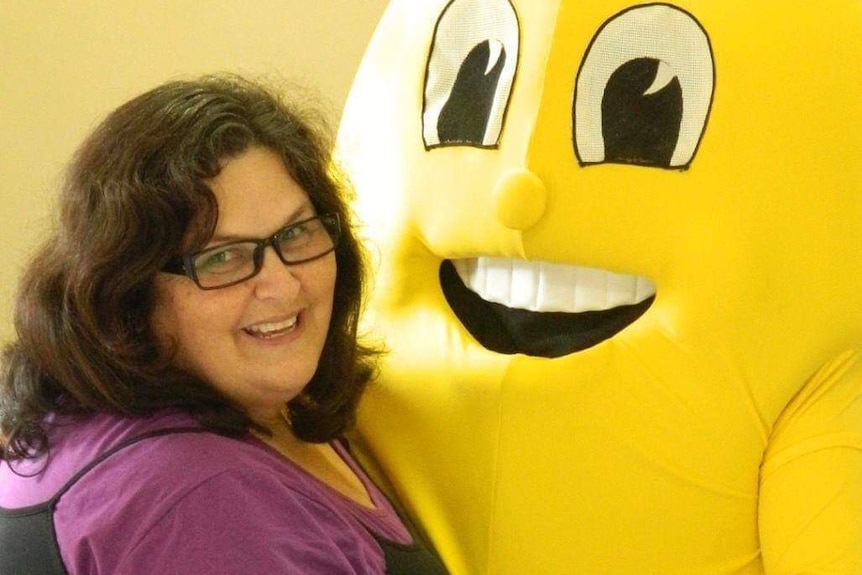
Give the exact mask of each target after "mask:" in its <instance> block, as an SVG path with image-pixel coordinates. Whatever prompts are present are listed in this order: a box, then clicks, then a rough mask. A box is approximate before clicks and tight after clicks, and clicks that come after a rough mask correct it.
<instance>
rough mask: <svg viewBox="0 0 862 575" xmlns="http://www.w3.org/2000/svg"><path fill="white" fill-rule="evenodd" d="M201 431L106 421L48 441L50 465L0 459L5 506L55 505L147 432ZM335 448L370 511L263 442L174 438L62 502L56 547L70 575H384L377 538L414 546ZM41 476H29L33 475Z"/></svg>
mask: <svg viewBox="0 0 862 575" xmlns="http://www.w3.org/2000/svg"><path fill="white" fill-rule="evenodd" d="M174 426H195V424H194V423H193V421H192V420H191V419H189V418H188V417H187V416H184V415H180V414H173V415H165V416H161V417H157V418H151V419H122V418H116V417H110V416H104V415H99V416H95V417H92V418H88V419H86V420H84V421H76V422H75V423H72V424H68V425H58V426H54V427H52V428H51V431H50V435H49V438H50V445H51V450H50V456H49V457H48V458H47V459H42V460H39V461H36V462H30V461H27V462H18V463H16V464H15V469H16V471H17V472H18V474H15V473H13V472H12V471H11V470H10V469H9V466H8V464H7V463H6V462H2V461H0V507H5V508H7V509H17V508H21V507H27V506H31V505H36V504H39V503H42V502H44V501H46V500H48V499H50V498H51V496H52V495H54V493H55V492H57V490H59V489H60V488H61V487H62V486H63V485H64V484H65V483H66V482H67V481H68V480H69V478H71V477H72V475H74V473H75V472H76V471H77V470H79V469H80V468H82V467H83V466H84V465H86V464H87V463H88V462H89V461H91V460H93V459H94V458H96V457H97V456H98V455H99V454H100V453H103V452H104V451H105V450H107V449H109V448H110V447H112V446H114V445H117V444H118V443H120V442H122V441H124V440H126V439H129V438H131V437H134V436H137V435H141V434H143V433H147V432H151V431H155V430H158V429H163V428H166V427H174ZM333 447H334V448H335V449H336V451H337V453H338V454H339V455H340V456H341V457H342V458H343V459H344V460H345V462H346V463H347V464H348V465H349V466H350V467H351V468H352V469H353V470H354V471H355V472H356V473H357V475H358V476H359V477H360V479H361V480H362V482H363V483H364V485H365V488H366V489H367V490H368V492H369V494H370V495H371V499H372V501H373V502H374V506H375V508H374V509H369V508H366V507H364V506H362V505H360V504H358V503H356V502H354V501H353V500H351V499H349V498H347V497H344V496H342V495H341V494H339V493H338V492H337V491H335V490H334V489H332V488H331V487H329V486H328V485H326V484H324V483H323V482H321V481H319V480H318V479H316V478H315V477H313V476H312V475H310V474H308V473H307V472H305V471H304V470H303V469H301V468H300V467H298V466H296V465H294V464H293V463H291V462H290V461H288V460H286V459H285V458H283V457H282V456H280V455H279V454H278V453H276V452H275V451H274V450H273V449H271V448H270V447H268V446H267V445H266V444H264V443H263V442H261V441H258V440H257V439H254V438H248V439H231V438H226V437H222V436H219V435H216V434H212V433H176V434H170V435H162V436H157V437H153V438H149V439H145V440H142V441H140V442H138V443H135V444H133V445H131V446H129V447H127V448H125V449H123V450H121V451H119V452H118V453H115V454H114V455H112V456H110V457H109V458H108V459H106V460H105V461H103V462H102V463H100V464H99V465H97V466H96V467H95V468H93V469H92V470H91V471H90V472H89V473H87V474H86V475H84V477H83V478H81V479H80V480H79V481H78V482H77V483H76V484H75V485H74V486H73V487H72V488H71V489H70V490H69V491H68V492H66V494H65V495H63V497H62V498H61V499H60V501H59V503H58V504H57V507H56V511H55V514H54V523H55V526H56V535H57V541H58V543H59V546H60V552H61V555H62V557H63V561H64V563H65V564H66V568H67V569H68V571H69V574H70V575H76V574H80V573H87V574H98V573H104V574H112V575H148V574H153V575H155V574H159V575H171V574H178V575H179V574H183V575H195V574H207V575H209V574H212V573H220V574H240V573H242V574H244V575H245V574H258V573H308V574H312V573H313V574H319V573H339V574H341V573H344V574H348V573H357V574H359V573H361V574H366V573H383V572H384V571H385V564H384V558H383V552H382V550H381V548H380V546H379V545H378V543H377V542H376V541H375V540H374V537H373V536H372V535H371V534H370V533H369V530H371V531H373V532H374V533H375V534H377V535H378V536H379V537H382V538H384V539H387V540H391V541H394V542H397V543H410V542H411V536H410V534H409V532H408V531H407V529H406V528H405V526H404V525H403V523H402V522H401V521H400V519H399V518H398V516H397V514H396V513H395V511H394V510H393V508H392V506H391V505H390V504H389V502H388V501H387V500H386V498H385V497H384V496H383V494H382V493H381V492H380V491H379V490H378V489H377V488H376V487H375V486H374V484H373V483H372V482H371V481H370V480H369V479H368V477H367V476H366V475H365V474H364V473H363V472H362V470H361V469H360V468H359V466H358V465H357V463H356V462H355V461H354V460H353V459H352V458H351V457H350V456H349V454H348V453H347V452H346V451H345V450H344V449H343V447H342V446H341V445H340V444H338V443H334V444H333ZM27 475H32V477H27Z"/></svg>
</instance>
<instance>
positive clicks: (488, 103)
mask: <svg viewBox="0 0 862 575" xmlns="http://www.w3.org/2000/svg"><path fill="white" fill-rule="evenodd" d="M490 59H491V43H490V42H489V41H488V40H485V41H484V42H481V43H479V44H476V46H474V47H473V49H472V50H470V53H469V54H468V55H467V58H466V59H465V60H464V63H463V64H461V68H460V69H459V70H458V76H457V77H456V79H455V85H454V86H453V88H452V93H451V95H450V96H449V99H448V100H447V101H446V104H445V105H444V106H443V109H442V110H441V111H440V117H439V119H438V121H437V133H438V135H439V137H440V142H441V143H453V144H455V143H469V144H475V145H481V144H482V142H483V140H484V139H485V132H486V131H487V129H488V123H489V121H490V119H491V108H492V106H493V105H494V96H495V94H496V92H497V84H499V82H500V76H501V75H502V73H503V67H504V66H505V64H506V50H505V49H503V50H502V53H501V54H500V56H499V58H497V61H496V62H495V63H494V66H493V67H492V68H491V70H488V73H487V74H486V73H485V71H486V70H487V69H488V63H489V61H490Z"/></svg>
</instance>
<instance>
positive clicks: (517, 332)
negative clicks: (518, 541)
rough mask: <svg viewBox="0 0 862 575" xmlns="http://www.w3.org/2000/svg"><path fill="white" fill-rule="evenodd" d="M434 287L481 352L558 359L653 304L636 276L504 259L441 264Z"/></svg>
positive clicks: (648, 285) (650, 290) (650, 287)
mask: <svg viewBox="0 0 862 575" xmlns="http://www.w3.org/2000/svg"><path fill="white" fill-rule="evenodd" d="M440 285H441V286H442V288H443V294H444V295H445V297H446V301H447V302H448V303H449V306H450V307H451V308H452V311H453V312H454V313H455V315H456V316H457V317H458V319H459V320H460V321H461V323H462V324H463V325H464V327H465V328H466V329H467V331H469V332H470V334H471V335H472V336H473V337H474V338H476V340H477V341H478V342H479V343H480V344H481V345H482V346H483V347H485V348H486V349H488V350H491V351H494V352H497V353H504V354H516V353H520V354H525V355H531V356H536V357H560V356H563V355H568V354H570V353H575V352H577V351H581V350H584V349H587V348H589V347H592V346H594V345H596V344H598V343H600V342H602V341H604V340H606V339H608V338H610V337H612V336H614V335H615V334H617V333H618V332H619V331H620V330H622V329H623V328H625V327H626V326H628V325H630V324H632V323H633V322H634V321H635V320H637V319H638V318H639V317H640V316H641V315H643V313H644V312H645V311H646V310H647V309H648V308H649V307H650V305H652V303H653V301H654V300H655V293H656V291H655V285H654V284H653V283H652V282H651V281H650V280H648V279H646V278H643V277H640V276H631V275H623V274H615V273H611V272H606V271H603V270H599V269H594V268H586V267H579V266H569V265H561V264H551V263H544V262H530V261H523V260H513V259H506V258H485V257H482V258H472V259H461V260H444V261H443V263H442V264H441V266H440Z"/></svg>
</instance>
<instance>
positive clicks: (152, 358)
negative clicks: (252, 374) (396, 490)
mask: <svg viewBox="0 0 862 575" xmlns="http://www.w3.org/2000/svg"><path fill="white" fill-rule="evenodd" d="M251 146H264V147H266V148H269V149H271V150H273V151H274V152H276V153H277V154H278V155H279V156H280V157H281V159H282V160H283V161H284V165H285V166H286V167H287V169H288V172H289V173H290V174H291V176H292V177H293V179H294V180H295V181H296V182H297V183H298V184H299V185H300V186H301V187H302V188H303V189H304V190H305V191H306V192H307V193H308V195H309V197H310V199H311V201H312V203H313V204H314V206H315V208H316V209H317V211H318V213H335V214H338V216H339V218H340V219H341V222H342V227H343V230H342V235H341V238H340V241H339V244H338V248H337V249H336V262H337V267H338V274H337V279H336V285H335V296H334V306H333V313H332V320H331V323H330V329H329V334H328V337H327V341H326V344H325V346H324V349H323V353H322V355H321V359H320V363H319V365H318V369H317V372H316V373H315V375H314V377H313V378H312V380H311V381H310V382H309V384H308V385H307V386H306V388H305V390H304V392H303V393H302V394H301V395H300V396H299V397H297V398H296V399H294V400H292V401H291V402H290V403H289V404H288V410H289V413H290V418H291V423H292V425H293V429H294V432H295V433H296V434H297V436H298V437H299V438H301V439H304V440H306V441H326V440H330V439H332V438H334V437H336V436H338V435H340V434H341V433H343V432H344V431H346V430H347V429H348V428H349V427H350V425H352V423H353V420H354V417H355V410H356V405H357V403H358V401H359V398H360V395H361V393H362V391H363V389H364V387H365V384H366V383H367V381H368V380H369V379H370V377H371V375H372V373H373V366H374V361H373V360H374V356H375V354H376V351H375V350H372V349H369V348H365V347H363V346H360V345H358V344H357V322H358V316H359V311H360V306H361V303H362V299H363V291H364V273H365V264H364V259H363V252H362V250H361V248H360V245H359V243H358V241H357V238H356V236H355V233H354V231H353V228H352V226H351V223H350V222H351V217H350V213H349V210H348V206H347V198H346V191H345V189H344V188H345V187H344V186H343V185H342V183H343V181H344V180H343V179H342V178H339V177H336V176H335V175H334V174H335V172H334V171H333V170H332V164H331V156H330V151H331V138H330V137H329V132H328V131H327V130H326V129H325V124H323V123H321V121H320V119H319V118H318V117H317V116H316V115H313V114H312V113H309V112H300V111H299V110H297V109H295V106H294V105H288V104H287V103H285V102H284V100H283V98H281V97H280V96H279V95H277V94H276V93H275V92H274V91H273V90H271V89H270V88H267V87H265V86H264V85H262V84H260V83H256V82H252V81H249V80H246V79H243V78H240V77H237V76H231V75H219V76H206V77H203V78H200V79H196V80H191V81H174V82H169V83H166V84H163V85H162V86H159V87H157V88H155V89H153V90H151V91H149V92H146V93H144V94H142V95H141V96H138V97H136V98H134V99H132V100H131V101H129V102H127V103H126V104H124V105H122V106H120V107H119V108H118V109H116V110H115V111H114V112H112V113H111V114H110V115H108V116H107V118H106V119H105V120H104V121H103V122H102V123H101V124H100V125H99V126H98V127H97V128H96V129H95V131H94V132H93V133H92V134H91V135H90V136H89V137H88V138H87V139H86V140H85V141H84V143H83V144H82V146H81V147H80V149H79V150H78V151H77V153H76V155H75V156H74V158H73V161H72V163H71V165H70V166H69V169H68V172H67V175H66V180H65V185H64V187H63V189H62V193H61V196H60V221H59V225H58V226H57V230H56V231H55V232H54V233H53V234H52V235H51V237H50V238H49V239H48V240H47V241H46V242H45V244H44V245H43V246H42V248H41V250H40V251H39V252H38V253H37V255H36V257H35V258H33V260H32V261H31V263H30V264H29V266H28V267H27V268H26V270H25V273H24V275H23V278H22V281H21V284H20V286H19V294H18V297H17V301H16V308H15V328H16V331H17V340H16V341H15V342H13V343H11V344H9V345H8V346H6V348H5V350H4V353H3V366H2V374H0V377H2V379H0V435H2V436H5V443H6V446H5V449H4V452H5V454H4V457H5V458H7V459H15V458H23V457H32V456H36V455H39V454H41V453H43V452H45V451H46V450H47V448H48V445H47V434H46V432H45V428H44V426H45V418H46V416H47V415H48V414H49V413H59V414H76V413H94V412H106V413H113V414H117V415H125V416H146V415H150V414H152V413H155V412H156V411H158V410H162V409H166V408H178V409H182V410H184V411H186V412H188V413H190V414H191V415H192V416H193V417H195V418H196V419H197V420H198V421H199V422H200V423H201V424H202V425H203V426H205V427H207V428H210V429H213V430H215V431H218V432H221V433H227V434H230V435H241V434H244V433H247V432H248V431H249V430H250V429H252V428H257V429H259V428H258V427H257V426H256V424H254V423H253V422H252V421H251V420H250V419H249V417H248V415H247V414H246V413H245V412H244V411H243V410H242V409H240V408H239V407H238V406H237V405H234V404H233V403H231V401H230V400H228V399H227V398H226V397H225V396H223V395H222V394H220V393H219V392H218V391H217V390H215V389H214V388H213V387H211V386H210V385H207V383H206V382H204V381H200V380H198V379H196V378H195V377H193V376H192V375H190V374H189V373H186V372H183V371H181V370H179V369H177V368H175V367H174V366H173V365H172V364H171V361H170V357H165V356H164V353H163V352H161V351H160V349H159V346H158V345H157V343H156V339H155V337H154V334H153V333H152V332H151V329H150V321H149V320H150V316H151V313H152V310H153V305H154V303H155V302H154V298H155V296H154V290H153V278H154V277H155V275H156V273H158V272H159V271H160V270H161V269H162V268H163V267H164V266H165V264H166V263H167V262H168V261H169V260H170V259H172V258H174V257H176V256H178V255H180V254H182V253H186V252H188V251H193V250H195V249H200V248H201V247H202V246H203V245H204V244H206V242H207V241H208V240H209V238H210V237H211V235H212V233H213V230H214V229H215V225H216V220H217V218H218V206H217V204H216V201H215V198H214V196H213V194H212V192H211V191H210V190H209V188H208V187H207V186H206V184H205V183H204V182H205V180H207V179H210V178H213V177H214V176H216V175H217V174H218V172H219V161H220V160H223V159H225V158H228V157H234V156H236V155H238V154H241V153H242V152H244V151H245V150H247V149H248V148H249V147H251Z"/></svg>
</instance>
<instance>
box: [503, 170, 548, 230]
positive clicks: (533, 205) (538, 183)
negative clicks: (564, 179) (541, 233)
mask: <svg viewBox="0 0 862 575" xmlns="http://www.w3.org/2000/svg"><path fill="white" fill-rule="evenodd" d="M494 199H495V201H496V202H497V205H496V214H497V220H498V221H499V222H500V223H501V224H503V225H504V226H506V227H507V228H509V229H510V230H516V231H525V230H528V229H530V228H531V227H533V226H534V225H536V223H538V221H539V220H540V219H541V218H542V216H543V215H544V214H545V206H546V205H547V201H548V191H547V189H546V188H545V183H544V182H543V181H542V180H541V179H540V178H539V176H537V175H536V174H534V173H533V172H530V171H528V170H523V169H515V170H510V171H508V172H506V173H504V174H503V175H502V176H501V177H500V179H499V180H497V183H496V185H495V186H494Z"/></svg>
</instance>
